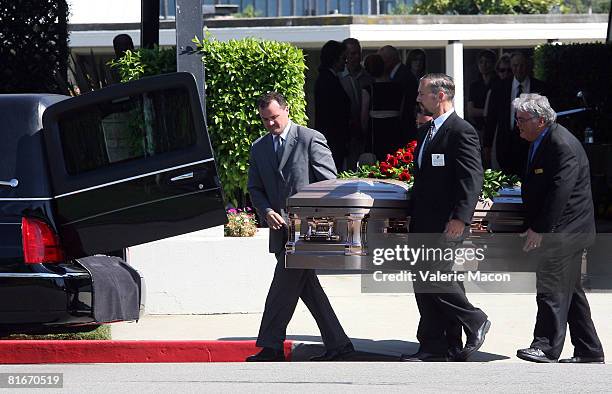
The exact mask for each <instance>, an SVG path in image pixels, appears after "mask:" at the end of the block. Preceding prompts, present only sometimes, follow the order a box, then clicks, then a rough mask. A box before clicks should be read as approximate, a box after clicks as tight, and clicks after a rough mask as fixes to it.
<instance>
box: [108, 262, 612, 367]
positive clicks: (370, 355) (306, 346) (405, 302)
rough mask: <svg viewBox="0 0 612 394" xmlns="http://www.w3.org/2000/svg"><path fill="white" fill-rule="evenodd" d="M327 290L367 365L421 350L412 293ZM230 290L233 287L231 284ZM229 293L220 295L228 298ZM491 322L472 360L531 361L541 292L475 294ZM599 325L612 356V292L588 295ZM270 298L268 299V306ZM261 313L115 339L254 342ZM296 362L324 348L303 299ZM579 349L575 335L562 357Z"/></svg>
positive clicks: (115, 330) (357, 283)
mask: <svg viewBox="0 0 612 394" xmlns="http://www.w3.org/2000/svg"><path fill="white" fill-rule="evenodd" d="M319 279H320V281H321V284H322V286H323V287H324V289H325V291H326V292H327V295H328V296H329V298H330V301H331V303H332V305H333V306H334V309H335V311H336V313H337V315H338V318H339V319H340V322H341V323H342V325H343V327H344V329H345V331H346V332H347V334H348V335H349V336H350V337H351V339H352V340H353V343H354V344H355V347H356V350H357V351H358V352H359V358H360V359H362V360H381V361H382V360H390V359H394V358H397V357H399V355H400V354H402V353H413V352H415V351H416V350H417V346H418V343H417V340H416V329H417V324H418V318H419V313H418V310H417V307H416V303H415V301H414V295H413V294H363V293H361V278H360V276H359V275H354V274H352V275H319ZM227 291H228V292H231V291H232V289H231V287H228V289H227ZM222 296H223V294H219V297H222ZM468 297H469V299H470V301H471V302H472V303H473V304H474V305H475V306H477V307H480V308H481V309H482V310H484V311H485V312H486V313H487V314H488V315H489V319H490V320H491V322H492V326H491V330H490V331H489V333H488V335H487V338H486V341H485V343H484V345H483V347H482V348H481V349H480V351H479V352H478V353H477V354H476V355H474V356H472V357H471V359H470V361H494V362H524V361H521V360H519V359H518V358H516V356H515V354H516V350H517V349H519V348H524V347H528V346H529V344H530V343H531V339H532V332H533V326H534V321H535V315H536V304H535V295H534V294H483V293H474V294H468ZM588 298H589V302H590V305H591V312H592V315H593V320H594V322H595V326H596V328H597V332H598V334H599V337H600V338H601V341H602V343H603V346H604V351H606V352H608V354H612V353H610V352H612V293H591V294H589V295H588ZM264 301H265V300H264V299H261V300H260V302H261V305H262V308H263V304H264ZM260 320H261V313H245V314H240V313H232V314H215V315H145V317H144V318H143V319H142V320H140V321H139V322H138V323H115V324H113V325H112V338H113V340H160V341H164V340H172V341H174V340H181V341H187V340H198V341H199V340H224V341H225V340H254V339H256V336H257V332H258V329H259V322H260ZM287 336H288V338H287V339H289V340H293V341H294V344H293V349H294V351H293V354H292V359H293V360H294V361H301V360H305V359H307V358H308V356H310V355H312V354H315V353H319V352H321V351H322V347H321V346H320V345H317V346H312V344H320V342H321V338H320V336H319V331H318V328H317V326H316V324H315V322H314V320H313V319H312V317H311V315H310V313H309V312H308V310H307V308H306V306H305V305H304V304H303V303H302V302H301V301H300V302H299V303H298V306H297V309H296V311H295V314H294V316H293V319H292V321H291V324H290V325H289V327H288V330H287ZM572 351H573V347H572V345H571V343H570V339H569V333H568V336H567V340H566V344H565V347H564V350H563V356H562V357H570V356H571V355H572Z"/></svg>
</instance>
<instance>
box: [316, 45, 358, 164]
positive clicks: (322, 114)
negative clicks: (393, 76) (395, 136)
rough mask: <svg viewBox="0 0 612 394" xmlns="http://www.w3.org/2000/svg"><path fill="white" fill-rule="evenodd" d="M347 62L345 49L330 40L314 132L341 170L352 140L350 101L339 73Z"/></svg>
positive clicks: (323, 59)
mask: <svg viewBox="0 0 612 394" xmlns="http://www.w3.org/2000/svg"><path fill="white" fill-rule="evenodd" d="M345 63H346V46H345V45H343V44H341V43H340V42H338V41H334V40H330V41H327V42H326V43H325V45H323V47H322V48H321V65H320V66H319V76H318V77H317V80H316V82H315V89H314V93H315V97H314V104H315V122H314V124H315V129H317V130H318V131H320V132H321V133H323V135H324V136H325V138H327V142H328V143H329V148H330V149H331V152H332V155H333V157H334V162H335V163H336V168H337V169H338V170H339V171H342V170H344V160H345V158H346V155H347V151H348V144H349V140H350V134H349V122H350V119H351V100H350V98H349V96H348V95H347V94H346V91H345V90H344V88H343V87H342V85H341V83H340V79H339V77H338V76H339V73H341V72H342V71H343V70H344V67H345Z"/></svg>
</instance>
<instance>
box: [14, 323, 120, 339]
mask: <svg viewBox="0 0 612 394" xmlns="http://www.w3.org/2000/svg"><path fill="white" fill-rule="evenodd" d="M3 339H24V340H30V339H37V340H48V339H54V340H110V339H111V328H110V325H108V324H103V325H101V326H99V327H98V328H96V329H94V330H92V331H87V332H72V333H65V334H44V335H28V334H11V335H9V336H8V337H6V338H3Z"/></svg>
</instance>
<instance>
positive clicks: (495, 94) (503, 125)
mask: <svg viewBox="0 0 612 394" xmlns="http://www.w3.org/2000/svg"><path fill="white" fill-rule="evenodd" d="M510 67H511V68H512V75H513V77H512V78H506V79H504V80H502V81H500V83H499V84H496V85H495V86H494V87H492V89H491V97H490V98H489V106H488V108H487V117H486V119H485V133H484V157H485V158H486V161H487V162H488V163H490V162H491V161H492V160H493V158H495V161H497V163H499V168H500V169H501V170H502V171H503V172H504V173H506V174H507V175H517V176H519V177H523V176H524V175H525V164H526V163H527V160H526V157H527V148H528V145H529V144H528V143H527V142H526V141H524V140H522V139H521V138H520V137H519V130H518V125H517V124H516V122H515V112H514V108H513V106H512V101H513V100H514V99H515V98H516V97H519V96H520V95H521V94H523V93H540V94H543V93H544V92H545V91H546V86H545V84H544V82H542V81H540V80H538V79H536V78H533V77H532V76H531V70H532V67H531V59H530V58H529V57H528V56H527V55H526V54H524V53H522V52H516V53H513V54H512V55H511V57H510ZM493 153H495V157H493V156H492V155H493Z"/></svg>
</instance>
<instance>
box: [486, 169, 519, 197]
mask: <svg viewBox="0 0 612 394" xmlns="http://www.w3.org/2000/svg"><path fill="white" fill-rule="evenodd" d="M518 184H519V178H518V177H517V176H516V175H506V174H504V173H503V172H501V171H495V170H491V169H487V170H485V172H484V181H483V185H482V192H481V193H480V199H481V200H486V199H489V198H493V197H495V196H497V195H498V194H499V189H501V188H503V187H512V186H516V185H518Z"/></svg>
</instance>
